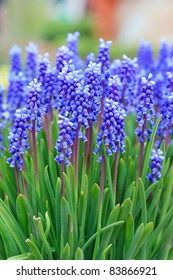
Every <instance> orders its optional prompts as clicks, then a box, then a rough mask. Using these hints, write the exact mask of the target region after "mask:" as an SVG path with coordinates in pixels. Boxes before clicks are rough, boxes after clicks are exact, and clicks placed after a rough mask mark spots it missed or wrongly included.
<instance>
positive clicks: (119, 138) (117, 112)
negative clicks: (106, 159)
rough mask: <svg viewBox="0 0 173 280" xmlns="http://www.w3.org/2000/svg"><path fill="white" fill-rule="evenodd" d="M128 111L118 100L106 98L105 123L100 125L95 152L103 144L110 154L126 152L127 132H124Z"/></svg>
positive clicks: (103, 117) (100, 157)
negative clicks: (125, 139) (125, 140)
mask: <svg viewBox="0 0 173 280" xmlns="http://www.w3.org/2000/svg"><path fill="white" fill-rule="evenodd" d="M126 115H127V114H126V112H125V110H124V109H123V108H121V106H120V104H119V103H118V102H114V101H113V100H109V99H106V100H105V104H104V112H103V116H102V119H103V123H102V125H101V127H100V132H99V133H98V136H97V140H96V141H97V146H98V148H97V149H95V151H94V153H95V154H98V153H99V152H100V150H101V148H102V145H105V146H106V153H107V154H108V155H109V156H110V155H112V153H115V152H117V151H118V150H120V152H121V153H123V152H124V147H125V145H124V138H125V137H126V134H125V132H124V121H125V118H126ZM98 161H99V162H101V161H102V155H101V156H99V158H98Z"/></svg>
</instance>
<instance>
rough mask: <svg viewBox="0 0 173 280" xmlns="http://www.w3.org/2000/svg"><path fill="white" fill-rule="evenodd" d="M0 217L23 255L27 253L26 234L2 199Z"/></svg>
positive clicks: (0, 201)
mask: <svg viewBox="0 0 173 280" xmlns="http://www.w3.org/2000/svg"><path fill="white" fill-rule="evenodd" d="M0 217H1V218H2V220H3V221H4V223H5V224H6V226H7V228H8V230H9V231H10V233H11V235H12V236H13V238H14V240H15V241H16V243H17V245H18V247H19V250H20V252H21V253H25V252H26V250H27V248H26V244H25V240H26V237H25V234H24V233H23V230H22V229H21V227H20V226H19V224H18V223H17V221H16V219H15V218H14V217H13V215H12V213H11V212H10V211H9V209H8V208H7V206H6V205H5V204H4V202H3V201H2V200H1V199H0Z"/></svg>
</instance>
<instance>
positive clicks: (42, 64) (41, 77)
mask: <svg viewBox="0 0 173 280" xmlns="http://www.w3.org/2000/svg"><path fill="white" fill-rule="evenodd" d="M49 67H50V62H49V54H48V53H45V54H44V56H41V55H40V56H39V57H38V75H37V80H38V82H39V83H41V85H42V86H44V82H45V75H46V71H47V70H48V69H49Z"/></svg>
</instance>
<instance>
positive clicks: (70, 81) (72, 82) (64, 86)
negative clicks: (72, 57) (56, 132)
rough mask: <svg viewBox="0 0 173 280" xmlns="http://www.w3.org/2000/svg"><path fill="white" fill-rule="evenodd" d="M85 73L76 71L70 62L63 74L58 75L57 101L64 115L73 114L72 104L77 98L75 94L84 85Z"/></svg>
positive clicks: (57, 106)
mask: <svg viewBox="0 0 173 280" xmlns="http://www.w3.org/2000/svg"><path fill="white" fill-rule="evenodd" d="M82 80H83V73H82V71H81V70H75V67H74V65H73V64H72V62H71V61H70V62H69V64H65V66H64V68H63V69H62V72H60V73H59V75H58V83H57V84H58V96H57V98H56V97H55V99H57V100H56V101H55V103H56V104H57V105H56V108H58V109H59V110H60V112H61V114H62V115H64V116H66V113H68V114H71V113H72V108H71V102H72V100H74V98H75V92H76V89H77V88H78V86H79V85H80V84H81V83H82Z"/></svg>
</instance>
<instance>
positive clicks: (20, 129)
mask: <svg viewBox="0 0 173 280" xmlns="http://www.w3.org/2000/svg"><path fill="white" fill-rule="evenodd" d="M27 122H28V114H27V110H26V108H23V109H22V110H17V111H16V114H15V120H14V124H13V126H12V128H11V131H10V135H9V140H10V147H9V152H10V154H11V155H12V156H11V157H10V158H8V159H7V162H8V163H9V164H10V166H11V167H18V169H20V170H22V168H23V163H24V158H23V154H24V152H25V150H26V149H28V148H29V144H28V142H27V140H28V133H27V129H28V124H27Z"/></svg>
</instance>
